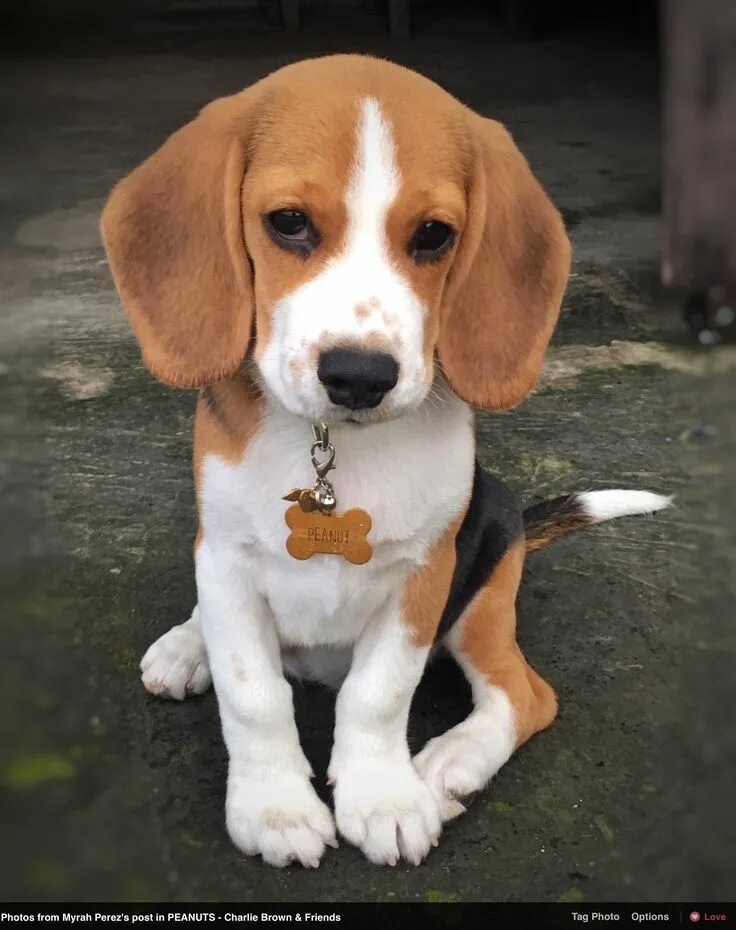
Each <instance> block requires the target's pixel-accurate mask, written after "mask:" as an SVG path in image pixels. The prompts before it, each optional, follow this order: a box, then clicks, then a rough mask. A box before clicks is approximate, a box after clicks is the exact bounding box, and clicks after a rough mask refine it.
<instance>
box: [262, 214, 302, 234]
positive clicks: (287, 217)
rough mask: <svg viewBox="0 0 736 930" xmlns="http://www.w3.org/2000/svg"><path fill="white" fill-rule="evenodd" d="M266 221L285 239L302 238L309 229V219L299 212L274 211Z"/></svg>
mask: <svg viewBox="0 0 736 930" xmlns="http://www.w3.org/2000/svg"><path fill="white" fill-rule="evenodd" d="M268 221H269V223H270V224H271V226H273V228H274V229H275V230H276V232H277V233H278V234H279V235H280V236H283V237H284V238H285V239H300V238H303V237H304V236H305V234H306V232H307V229H308V228H309V219H308V217H307V215H306V214H305V213H302V212H301V211H300V210H275V211H274V212H273V213H269V214H268Z"/></svg>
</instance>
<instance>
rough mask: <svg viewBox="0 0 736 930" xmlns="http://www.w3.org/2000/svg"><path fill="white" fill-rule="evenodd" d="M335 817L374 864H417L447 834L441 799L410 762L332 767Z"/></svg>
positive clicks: (349, 838) (340, 827)
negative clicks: (441, 815)
mask: <svg viewBox="0 0 736 930" xmlns="http://www.w3.org/2000/svg"><path fill="white" fill-rule="evenodd" d="M330 776H331V779H332V780H333V781H334V783H335V817H336V820H337V827H338V830H339V831H340V833H341V834H342V835H343V836H344V837H345V839H347V840H349V841H350V842H351V843H352V844H353V845H355V846H359V847H360V849H362V851H363V852H364V853H365V855H366V856H367V857H368V859H370V861H371V862H375V863H377V864H378V865H396V863H397V862H398V861H399V859H400V858H402V859H406V860H407V861H408V862H412V863H413V864H414V865H419V863H420V862H421V861H422V860H423V859H424V858H425V856H426V855H427V853H428V852H429V850H430V849H431V848H432V846H436V845H437V842H438V840H439V835H440V833H441V832H442V821H441V818H440V812H439V809H438V806H437V802H436V800H435V799H434V797H433V796H432V794H431V792H430V791H429V790H428V789H427V787H426V785H425V784H424V783H423V782H422V780H421V779H420V778H419V776H418V775H417V773H416V772H415V771H414V769H413V768H412V766H411V764H410V762H408V761H406V760H401V761H395V762H391V761H381V760H369V761H366V760H363V761H360V762H358V761H356V762H355V763H351V764H348V765H345V766H335V765H333V766H331V767H330Z"/></svg>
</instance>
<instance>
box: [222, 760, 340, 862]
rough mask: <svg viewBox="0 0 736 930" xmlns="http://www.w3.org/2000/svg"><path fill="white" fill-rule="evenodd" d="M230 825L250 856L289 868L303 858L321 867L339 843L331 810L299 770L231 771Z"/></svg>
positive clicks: (228, 808) (228, 817)
mask: <svg viewBox="0 0 736 930" xmlns="http://www.w3.org/2000/svg"><path fill="white" fill-rule="evenodd" d="M226 810H227V829H228V833H229V834H230V837H231V839H232V841H233V842H234V843H235V845H236V846H237V847H238V848H239V849H241V850H242V851H243V852H244V853H245V854H246V855H247V856H257V855H261V856H263V860H264V862H268V863H269V864H270V865H275V866H279V867H283V866H285V865H288V864H289V863H290V862H301V864H302V865H304V866H306V867H307V868H312V869H316V868H317V866H318V865H319V862H320V859H321V858H322V854H323V853H324V851H325V846H326V845H327V846H337V839H336V837H335V824H334V821H333V819H332V814H331V813H330V810H329V808H328V807H327V806H326V805H325V804H323V803H322V801H320V799H319V798H318V797H317V794H316V792H315V790H314V788H313V787H312V786H311V784H310V783H309V780H308V778H306V777H305V776H303V775H300V774H298V773H286V774H275V773H273V774H271V776H270V777H268V778H262V777H252V778H251V777H249V776H242V775H232V774H231V775H230V777H229V779H228V785H227V808H226Z"/></svg>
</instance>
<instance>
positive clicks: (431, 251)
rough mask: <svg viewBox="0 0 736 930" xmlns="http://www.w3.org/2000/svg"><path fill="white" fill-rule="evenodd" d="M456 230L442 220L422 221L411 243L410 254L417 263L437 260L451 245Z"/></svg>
mask: <svg viewBox="0 0 736 930" xmlns="http://www.w3.org/2000/svg"><path fill="white" fill-rule="evenodd" d="M454 239H455V233H454V231H453V230H452V229H451V228H450V227H449V226H448V225H447V223H442V222H440V220H428V221H427V222H426V223H421V224H420V226H419V228H418V229H417V231H416V232H415V233H414V236H413V237H412V240H411V242H410V243H409V254H410V255H411V257H412V258H413V259H414V261H415V262H417V264H421V263H422V262H433V261H436V260H437V259H438V258H439V257H440V256H441V255H443V254H444V253H445V252H446V251H447V250H448V249H449V248H450V247H451V246H452V243H453V241H454Z"/></svg>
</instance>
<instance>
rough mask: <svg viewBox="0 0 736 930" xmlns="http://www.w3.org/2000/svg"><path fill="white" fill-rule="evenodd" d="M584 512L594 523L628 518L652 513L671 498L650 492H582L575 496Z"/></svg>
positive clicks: (665, 505) (662, 506)
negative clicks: (638, 514)
mask: <svg viewBox="0 0 736 930" xmlns="http://www.w3.org/2000/svg"><path fill="white" fill-rule="evenodd" d="M575 497H576V499H577V500H578V502H579V503H580V505H581V507H582V508H583V510H584V512H585V513H586V514H587V515H588V516H589V517H590V519H591V520H592V521H593V522H594V523H602V522H603V521H604V520H613V519H615V518H616V517H629V516H633V515H634V514H637V513H654V511H655V510H664V508H665V507H669V505H670V504H671V503H672V498H671V497H666V496H665V495H664V494H654V493H652V492H651V491H623V490H620V489H615V490H611V491H583V492H582V493H580V494H576V495H575Z"/></svg>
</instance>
